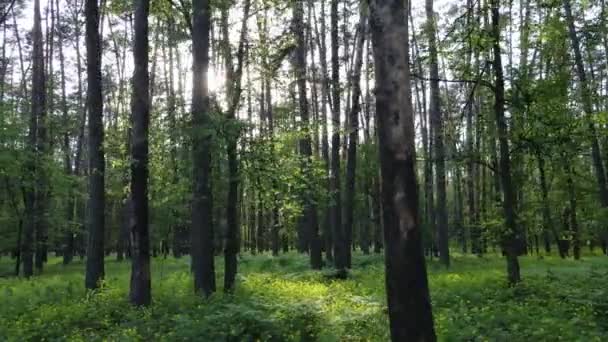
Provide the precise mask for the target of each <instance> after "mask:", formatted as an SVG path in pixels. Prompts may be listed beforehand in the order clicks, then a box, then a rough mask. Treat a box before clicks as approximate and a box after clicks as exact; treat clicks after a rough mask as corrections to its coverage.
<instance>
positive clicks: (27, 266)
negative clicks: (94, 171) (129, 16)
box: [21, 0, 46, 277]
mask: <svg viewBox="0 0 608 342" xmlns="http://www.w3.org/2000/svg"><path fill="white" fill-rule="evenodd" d="M40 21H41V18H40V0H35V1H34V28H33V30H32V41H33V50H32V54H33V56H32V57H33V66H32V99H31V101H32V102H31V106H32V107H31V115H30V122H29V133H28V144H29V148H30V150H31V152H32V154H31V156H30V160H29V161H28V175H29V177H28V178H29V179H28V182H27V183H26V186H25V193H24V205H25V213H24V214H25V219H26V221H25V224H24V226H25V229H24V231H23V244H22V247H21V248H22V250H21V255H22V259H23V274H24V276H25V277H30V276H32V275H33V274H34V248H36V247H37V246H35V233H36V232H38V229H39V228H38V225H39V221H40V217H39V216H38V215H39V214H41V212H40V211H39V210H38V209H40V207H39V205H38V203H37V202H38V200H39V197H38V195H39V192H40V189H38V185H39V181H40V169H41V166H42V165H40V161H41V160H40V157H41V155H40V152H41V151H40V149H39V148H40V144H39V139H40V137H39V134H40V129H39V128H38V126H39V125H40V124H41V122H40V120H41V119H45V118H44V114H43V112H44V110H45V108H44V107H45V98H46V93H45V84H44V82H45V77H44V56H43V51H42V49H43V47H42V30H41V24H40ZM23 77H25V74H24V75H23ZM36 249H37V248H36Z"/></svg>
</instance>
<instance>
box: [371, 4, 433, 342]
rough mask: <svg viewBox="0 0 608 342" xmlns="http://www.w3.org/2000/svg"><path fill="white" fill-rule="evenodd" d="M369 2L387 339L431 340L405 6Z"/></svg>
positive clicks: (431, 330) (430, 317) (431, 326)
mask: <svg viewBox="0 0 608 342" xmlns="http://www.w3.org/2000/svg"><path fill="white" fill-rule="evenodd" d="M369 4H370V12H371V16H370V18H371V30H372V40H373V42H374V44H373V45H374V49H373V50H374V60H375V64H376V69H375V70H376V82H375V84H376V117H377V124H378V135H379V145H380V146H379V148H380V166H381V176H382V191H381V192H382V215H383V218H384V238H385V248H386V249H385V263H386V292H387V297H388V312H389V321H390V330H391V338H392V340H393V341H435V340H436V336H435V330H434V327H433V315H432V312H431V302H430V296H429V289H428V281H427V275H426V266H425V261H424V255H423V252H422V234H421V229H420V222H419V217H418V185H417V184H416V183H417V182H416V169H415V163H416V151H415V142H414V140H415V130H414V118H413V111H412V105H411V100H410V75H409V56H408V55H409V54H408V27H407V23H406V18H405V16H404V13H405V8H404V7H403V6H404V4H403V1H401V0H385V1H379V0H370V1H369Z"/></svg>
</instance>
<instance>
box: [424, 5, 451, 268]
mask: <svg viewBox="0 0 608 342" xmlns="http://www.w3.org/2000/svg"><path fill="white" fill-rule="evenodd" d="M425 4H426V6H425V7H426V17H427V34H428V40H429V74H430V75H429V76H430V77H429V78H430V81H429V84H430V88H431V104H430V108H429V112H430V113H429V114H430V118H431V120H430V121H431V131H432V132H433V147H434V148H435V150H434V151H433V156H434V157H435V183H436V184H437V206H436V208H435V209H436V211H435V212H436V215H437V247H438V248H439V257H440V259H441V263H442V264H444V265H445V266H446V267H449V266H450V250H449V241H448V213H447V204H446V189H445V151H444V148H443V119H442V113H441V98H440V95H441V94H439V65H438V61H437V42H436V35H437V33H436V31H437V29H436V22H435V12H434V11H433V0H426V3H425Z"/></svg>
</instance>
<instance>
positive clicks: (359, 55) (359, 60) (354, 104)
mask: <svg viewBox="0 0 608 342" xmlns="http://www.w3.org/2000/svg"><path fill="white" fill-rule="evenodd" d="M360 13H361V14H360V16H359V25H358V29H357V42H356V46H355V60H354V66H353V71H352V75H350V77H351V84H352V88H353V90H352V94H351V96H352V99H351V108H350V111H349V113H348V123H349V125H350V127H349V132H348V152H347V157H346V186H345V188H344V229H343V230H344V232H345V233H346V236H348V237H349V238H348V240H349V241H347V246H348V247H349V248H347V250H348V254H347V255H348V258H347V265H348V266H349V267H350V266H351V262H350V261H351V260H350V259H351V258H350V255H351V253H350V250H351V248H350V246H351V244H352V241H351V240H352V235H353V234H352V232H353V211H354V204H355V171H356V168H357V141H358V138H359V113H360V112H361V102H360V98H361V84H360V83H361V68H362V67H363V47H364V44H365V36H366V35H367V8H365V7H364V6H363V5H361V11H360Z"/></svg>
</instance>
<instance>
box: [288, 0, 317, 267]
mask: <svg viewBox="0 0 608 342" xmlns="http://www.w3.org/2000/svg"><path fill="white" fill-rule="evenodd" d="M293 21H294V30H295V36H296V45H297V47H296V55H295V65H294V67H295V73H296V82H297V84H298V105H299V108H298V109H299V111H300V123H301V125H302V135H303V136H302V137H301V138H300V142H299V145H300V146H299V147H300V153H301V154H302V159H303V161H302V168H303V173H304V175H306V178H307V179H310V177H311V176H312V146H311V137H310V118H309V111H308V99H307V97H306V96H307V95H306V39H305V35H304V33H305V31H304V30H305V27H304V6H303V1H295V3H294V8H293ZM307 184H308V185H307V188H306V189H305V193H304V195H303V206H304V210H303V217H302V220H303V231H304V234H305V235H306V237H307V240H308V241H309V243H310V265H311V267H312V268H313V269H320V268H321V266H322V264H321V263H322V258H321V241H320V239H319V220H318V217H317V206H316V204H315V201H314V198H313V193H314V190H313V189H312V188H311V187H310V185H312V184H313V183H312V182H310V181H307Z"/></svg>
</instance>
